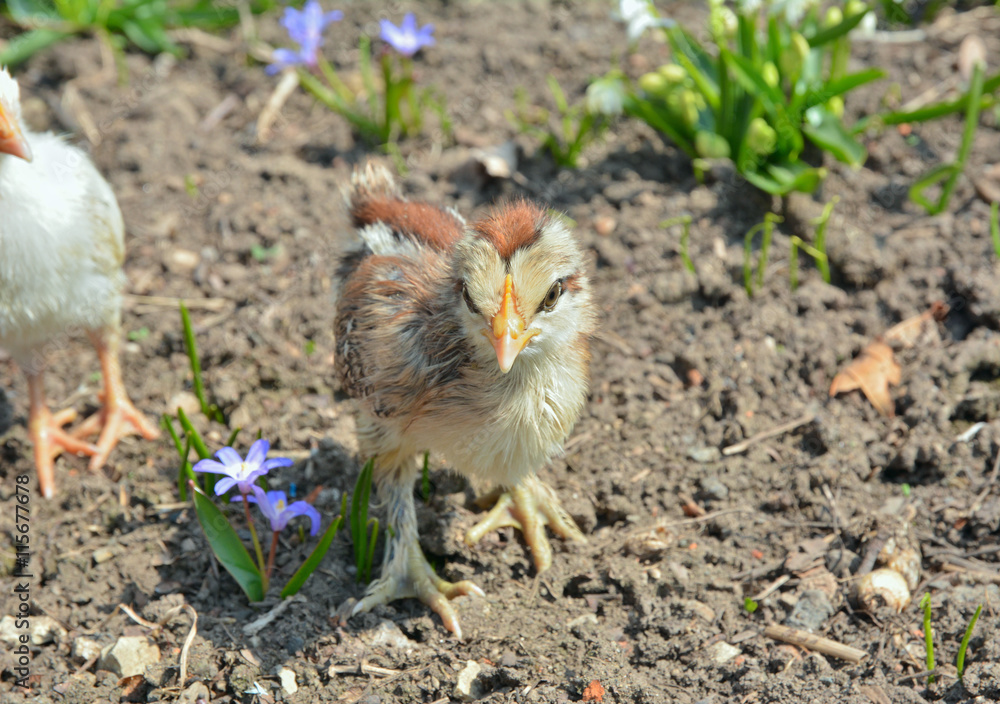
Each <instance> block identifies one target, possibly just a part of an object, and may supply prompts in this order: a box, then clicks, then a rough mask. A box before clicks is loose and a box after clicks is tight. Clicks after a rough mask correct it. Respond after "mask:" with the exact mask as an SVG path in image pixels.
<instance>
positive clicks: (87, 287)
mask: <svg viewBox="0 0 1000 704" xmlns="http://www.w3.org/2000/svg"><path fill="white" fill-rule="evenodd" d="M124 259H125V226H124V223H123V222H122V215H121V211H120V210H119V209H118V202H117V201H116V200H115V196H114V194H113V193H112V192H111V187H110V186H109V185H108V183H107V181H105V180H104V179H103V178H102V177H101V175H100V174H99V173H98V172H97V169H96V168H94V165H93V163H91V161H90V159H89V158H87V155H86V154H85V153H84V152H83V151H81V150H80V149H78V148H76V147H74V146H72V145H70V144H67V143H66V141H65V140H63V139H62V138H61V137H58V136H56V135H53V134H51V133H45V134H35V133H32V132H29V131H28V130H27V129H26V128H25V127H24V125H23V124H22V123H21V106H20V100H19V92H18V85H17V81H15V80H14V79H13V78H12V77H11V76H10V74H9V73H8V72H7V71H6V69H3V68H0V347H2V348H3V349H5V350H7V351H8V352H10V354H11V355H12V356H13V358H14V360H15V361H16V362H17V363H18V365H19V366H20V367H21V368H22V369H23V370H24V372H25V374H26V375H27V377H28V395H29V399H30V411H29V420H28V432H29V435H30V437H31V440H32V442H33V443H34V448H35V466H36V468H37V471H38V484H39V488H40V489H41V492H42V495H43V496H45V497H51V496H52V495H53V494H54V492H55V478H54V472H53V461H54V458H55V457H56V455H58V454H59V453H60V452H61V451H63V450H67V451H69V452H73V453H77V454H85V455H90V456H91V460H90V469H91V470H97V469H99V468H100V467H101V466H102V465H103V464H104V462H105V461H106V460H107V458H108V455H109V454H110V453H111V450H112V449H113V448H114V446H115V445H116V444H117V442H118V440H119V439H120V438H121V437H122V436H123V435H124V434H126V433H127V432H128V431H129V430H135V431H137V432H139V433H140V434H141V435H143V436H144V437H146V438H155V437H157V435H158V432H157V430H156V426H155V425H153V424H152V423H151V422H150V421H149V420H147V419H146V417H145V416H143V415H142V414H141V413H140V412H138V411H137V410H136V409H135V407H134V406H133V405H132V402H131V401H130V400H129V398H128V395H127V394H126V392H125V385H124V383H123V381H122V375H121V369H120V368H119V362H118V350H119V345H120V340H121V322H120V318H121V305H122V288H123V286H124V284H125V275H124V273H123V272H122V263H123V261H124ZM83 332H85V333H87V335H88V336H89V337H90V339H91V341H92V342H93V344H94V346H95V348H96V349H97V354H98V357H99V358H100V363H101V371H102V373H103V376H104V395H103V403H104V406H103V409H102V410H101V411H100V412H99V413H98V414H96V415H95V416H93V417H91V418H89V419H87V420H86V421H84V422H83V423H81V425H80V427H79V428H77V429H75V430H74V431H73V432H72V433H70V432H67V431H66V430H64V429H63V426H64V425H66V424H67V423H71V422H72V421H73V420H74V419H75V418H76V412H75V411H73V410H72V409H67V410H65V411H61V412H58V413H52V412H51V411H50V410H49V407H48V404H47V403H46V401H45V392H44V387H43V383H42V375H43V371H44V369H45V362H46V360H45V357H46V354H47V353H48V352H51V351H52V350H53V349H58V348H60V347H64V346H65V344H66V343H67V341H68V340H69V339H70V338H71V337H73V336H75V335H78V334H80V333H83ZM98 431H99V432H100V436H99V439H98V441H97V444H96V445H94V444H91V443H89V442H86V441H84V440H83V438H85V437H87V436H88V435H93V434H94V433H97V432H98Z"/></svg>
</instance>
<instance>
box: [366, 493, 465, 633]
mask: <svg viewBox="0 0 1000 704" xmlns="http://www.w3.org/2000/svg"><path fill="white" fill-rule="evenodd" d="M379 493H380V494H383V496H384V501H385V503H386V506H387V508H388V515H387V516H386V520H387V528H388V527H391V528H392V533H390V532H389V531H388V530H387V531H386V545H385V556H384V558H383V560H382V575H381V576H380V577H379V578H378V580H376V581H374V582H372V583H371V585H370V586H369V587H368V591H366V592H365V596H364V598H362V599H361V601H359V602H358V603H357V604H356V605H355V606H354V609H353V610H352V611H351V616H354V615H356V614H359V613H361V612H363V611H368V610H370V609H372V608H374V607H376V606H378V605H379V604H385V603H387V602H389V601H394V600H395V599H405V598H408V597H416V598H417V599H420V601H422V602H424V603H425V604H427V606H429V607H431V610H432V611H434V612H435V613H436V614H437V615H438V616H440V617H441V620H442V621H443V622H444V627H445V628H447V629H448V630H449V631H451V632H452V633H454V634H455V635H456V636H458V638H459V639H461V638H462V627H461V625H460V624H459V622H458V614H456V613H455V609H454V607H452V605H451V604H450V603H449V602H448V600H449V599H454V598H455V597H456V596H459V595H468V594H477V595H479V596H484V595H483V591H482V590H481V589H480V588H479V587H477V586H476V585H475V584H473V583H472V582H470V581H468V580H462V581H461V582H447V581H445V580H443V579H441V578H440V577H438V576H437V575H436V574H434V569H433V568H432V567H431V566H430V564H429V563H428V562H427V558H426V557H424V553H423V551H422V550H421V549H420V541H419V540H418V538H417V513H416V509H415V507H414V504H413V482H412V481H409V480H404V481H400V479H399V476H398V475H390V476H389V477H386V478H385V479H384V480H383V481H382V482H381V483H380V485H379Z"/></svg>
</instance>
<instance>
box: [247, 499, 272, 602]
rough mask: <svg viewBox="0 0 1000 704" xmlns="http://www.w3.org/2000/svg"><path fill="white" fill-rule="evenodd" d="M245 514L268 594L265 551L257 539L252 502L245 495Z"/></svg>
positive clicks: (265, 591) (265, 590)
mask: <svg viewBox="0 0 1000 704" xmlns="http://www.w3.org/2000/svg"><path fill="white" fill-rule="evenodd" d="M243 512H244V513H245V514H246V517H247V526H248V527H249V528H250V538H251V539H252V540H253V549H254V552H256V553H257V567H258V569H260V574H261V576H262V577H263V578H264V593H265V594H266V593H267V575H266V574H265V573H264V551H263V550H261V549H260V540H258V539H257V529H256V528H254V526H253V518H251V517H250V502H249V501H248V500H247V495H246V494H244V495H243Z"/></svg>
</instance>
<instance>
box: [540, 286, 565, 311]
mask: <svg viewBox="0 0 1000 704" xmlns="http://www.w3.org/2000/svg"><path fill="white" fill-rule="evenodd" d="M562 292H563V287H562V281H561V280H560V281H556V282H555V283H554V284H552V288H550V289H549V292H548V293H546V294H545V298H544V299H543V300H542V308H543V309H544V310H546V311H549V310H552V309H553V308H555V307H556V302H557V301H558V300H559V296H561V295H562Z"/></svg>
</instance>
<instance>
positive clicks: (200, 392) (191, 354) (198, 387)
mask: <svg viewBox="0 0 1000 704" xmlns="http://www.w3.org/2000/svg"><path fill="white" fill-rule="evenodd" d="M180 309H181V325H182V326H183V328H184V349H185V350H187V356H188V360H190V362H191V375H192V377H194V382H193V383H194V395H195V396H196V397H197V399H198V403H199V404H201V412H202V413H203V414H204V415H205V417H206V418H208V419H209V420H215V421H219V422H221V421H222V419H221V418H220V417H219V416H220V415H221V414H220V413H219V409H218V408H217V407H215V406H213V405H210V404H209V403H208V399H207V398H206V397H205V384H204V382H203V381H202V378H201V360H199V359H198V345H197V344H196V343H195V339H194V328H193V327H192V325H191V315H190V314H189V313H188V309H187V306H185V305H184V301H181V302H180Z"/></svg>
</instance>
